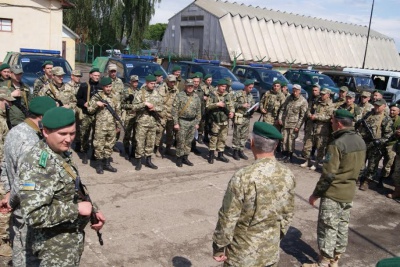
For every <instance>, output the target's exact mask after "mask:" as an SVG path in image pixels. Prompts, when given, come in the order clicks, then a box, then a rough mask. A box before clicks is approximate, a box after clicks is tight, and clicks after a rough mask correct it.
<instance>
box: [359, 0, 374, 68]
mask: <svg viewBox="0 0 400 267" xmlns="http://www.w3.org/2000/svg"><path fill="white" fill-rule="evenodd" d="M374 3H375V0H372V7H371V15H370V16H369V25H368V34H367V44H366V45H365V53H364V60H363V64H362V67H361V68H362V69H363V68H364V67H365V58H366V57H367V50H368V40H369V32H370V31H371V21H372V13H373V12H374Z"/></svg>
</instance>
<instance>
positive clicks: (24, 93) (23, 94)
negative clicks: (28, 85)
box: [21, 90, 29, 107]
mask: <svg viewBox="0 0 400 267" xmlns="http://www.w3.org/2000/svg"><path fill="white" fill-rule="evenodd" d="M21 93H22V98H23V99H24V102H25V106H26V107H29V103H28V97H27V96H26V92H25V90H23V91H22V92H21Z"/></svg>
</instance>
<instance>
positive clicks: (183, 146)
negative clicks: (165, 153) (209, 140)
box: [176, 119, 196, 157]
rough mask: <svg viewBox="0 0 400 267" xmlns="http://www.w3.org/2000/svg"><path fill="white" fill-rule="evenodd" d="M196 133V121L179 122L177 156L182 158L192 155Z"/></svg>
mask: <svg viewBox="0 0 400 267" xmlns="http://www.w3.org/2000/svg"><path fill="white" fill-rule="evenodd" d="M195 131H196V123H195V121H194V120H193V121H185V120H182V119H180V120H179V131H178V132H177V133H176V156H177V157H182V156H185V155H189V154H190V149H191V146H192V140H193V138H194V133H195Z"/></svg>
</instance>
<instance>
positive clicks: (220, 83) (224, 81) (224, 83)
mask: <svg viewBox="0 0 400 267" xmlns="http://www.w3.org/2000/svg"><path fill="white" fill-rule="evenodd" d="M218 85H228V81H227V80H225V79H220V80H219V81H218Z"/></svg>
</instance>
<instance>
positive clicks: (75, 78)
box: [63, 70, 83, 152]
mask: <svg viewBox="0 0 400 267" xmlns="http://www.w3.org/2000/svg"><path fill="white" fill-rule="evenodd" d="M81 78H82V72H81V71H80V70H73V71H72V72H71V81H69V82H67V83H66V84H65V85H64V91H65V92H66V95H70V94H72V95H73V97H74V98H75V99H73V98H72V99H71V100H72V101H75V118H76V123H75V126H76V134H75V141H74V142H75V151H76V152H81V124H82V117H83V114H82V109H81V108H80V107H78V106H77V104H76V102H77V100H76V94H77V93H78V90H79V87H80V85H81ZM64 101H66V100H64ZM64 101H63V103H64Z"/></svg>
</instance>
